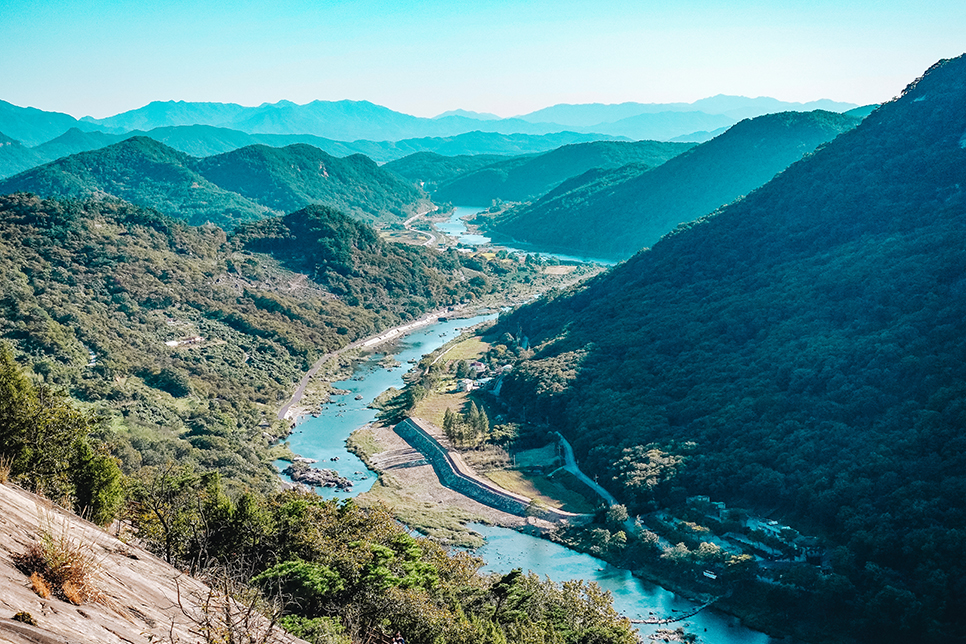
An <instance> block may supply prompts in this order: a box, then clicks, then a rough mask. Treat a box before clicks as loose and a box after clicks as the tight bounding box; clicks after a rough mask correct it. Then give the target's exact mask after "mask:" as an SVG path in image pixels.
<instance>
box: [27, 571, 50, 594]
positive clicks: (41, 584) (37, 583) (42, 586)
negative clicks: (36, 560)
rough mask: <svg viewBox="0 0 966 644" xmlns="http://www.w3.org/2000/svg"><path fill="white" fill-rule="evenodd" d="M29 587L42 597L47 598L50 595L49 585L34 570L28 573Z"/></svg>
mask: <svg viewBox="0 0 966 644" xmlns="http://www.w3.org/2000/svg"><path fill="white" fill-rule="evenodd" d="M30 588H31V589H32V590H33V591H34V592H35V593H37V594H38V595H40V596H41V597H43V598H44V599H48V598H49V597H50V586H49V585H48V584H47V581H46V580H45V579H44V578H43V577H41V576H40V574H39V573H38V572H36V571H34V572H32V573H30Z"/></svg>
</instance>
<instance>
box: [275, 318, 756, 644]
mask: <svg viewBox="0 0 966 644" xmlns="http://www.w3.org/2000/svg"><path fill="white" fill-rule="evenodd" d="M493 317H495V316H492V315H490V316H479V317H475V318H470V319H465V320H449V321H446V322H437V323H436V324H433V325H431V326H427V327H423V328H421V329H417V330H416V331H413V332H412V333H410V334H408V335H407V336H405V337H403V338H402V339H401V340H399V341H398V342H396V343H395V344H394V345H392V349H391V351H392V355H393V357H394V358H395V359H396V360H397V361H398V362H400V363H401V366H400V367H396V368H394V369H386V368H383V367H380V366H379V361H380V360H381V359H382V358H383V357H384V356H385V353H374V354H372V355H370V356H369V357H368V358H367V359H365V360H363V361H361V362H360V363H359V364H358V365H357V366H356V368H355V371H354V373H353V375H352V378H351V379H350V380H345V381H342V382H336V383H333V384H334V386H335V387H338V388H339V389H344V390H348V391H349V393H348V394H345V395H342V396H334V397H333V399H332V402H331V403H329V404H327V405H323V406H322V407H321V409H320V410H319V412H318V414H317V415H316V416H312V415H309V416H304V417H302V418H300V419H299V420H298V422H297V425H296V427H295V431H294V433H293V434H292V435H291V436H290V437H289V443H290V444H291V446H292V450H293V451H294V452H295V453H297V454H301V455H302V456H305V457H308V458H314V459H317V460H318V461H319V462H318V465H317V466H318V467H324V468H329V469H334V470H336V471H338V472H339V473H340V474H341V475H342V476H345V477H346V478H348V479H350V480H352V481H353V483H354V485H353V489H352V490H351V491H349V492H340V491H337V490H333V489H330V488H318V489H319V493H320V494H321V495H322V496H323V497H325V498H330V499H331V498H349V497H352V496H355V495H357V494H361V493H362V492H365V491H366V490H368V489H369V488H370V487H372V484H373V483H374V482H375V478H376V475H375V474H374V473H373V472H371V471H369V470H368V469H367V468H366V466H365V464H363V462H362V461H361V460H359V458H358V457H356V456H355V455H354V454H352V453H350V452H349V451H347V450H346V446H345V442H346V439H347V438H348V437H349V434H351V433H352V432H353V431H355V430H356V429H359V428H360V427H362V426H364V425H365V424H366V423H369V422H372V421H373V420H374V419H375V411H374V410H372V409H369V408H367V407H366V405H368V404H369V403H370V402H372V400H373V398H375V397H376V396H377V395H379V394H380V393H382V392H383V391H385V390H386V389H388V388H389V387H396V388H397V389H399V388H402V386H403V382H402V375H403V373H405V371H407V370H408V369H409V368H410V366H411V365H410V364H409V361H410V360H413V361H417V360H419V358H420V357H422V356H423V355H424V354H426V353H429V352H431V351H433V350H435V349H436V348H438V347H440V346H442V345H443V344H445V343H446V342H448V341H449V340H451V339H453V338H455V337H456V336H457V335H459V333H460V330H461V329H464V328H466V327H468V326H472V325H474V324H477V323H479V322H483V321H485V320H488V319H492V318H493ZM357 396H362V398H361V399H358V400H357V399H356V397H357ZM332 459H338V460H332ZM474 529H475V530H476V531H477V532H479V533H480V534H482V535H483V536H484V537H485V538H486V545H484V546H483V547H481V548H479V549H478V550H477V551H476V553H475V554H476V555H478V556H479V557H481V558H482V559H483V560H484V561H485V562H486V564H485V566H484V571H488V572H496V573H507V572H509V571H510V570H511V569H513V568H518V567H519V568H522V569H524V570H532V571H533V572H535V573H537V574H539V575H541V576H549V577H550V578H551V579H553V580H554V581H557V582H561V581H565V580H569V579H583V580H585V581H588V582H596V583H597V584H599V585H600V586H601V587H602V588H604V589H605V590H608V591H610V592H611V593H612V595H613V597H614V605H615V607H616V608H617V609H618V610H619V611H620V612H621V613H623V614H624V615H626V616H628V617H630V618H631V619H646V618H648V617H650V616H652V614H653V615H658V616H661V617H673V616H674V614H675V612H680V613H684V612H687V611H688V609H689V608H690V607H691V606H693V604H692V603H691V602H690V601H688V600H686V599H683V598H681V597H678V596H677V595H675V594H674V593H672V592H670V591H668V590H665V589H664V588H661V587H660V586H656V585H654V584H650V583H647V582H645V581H642V580H640V579H637V578H635V577H634V576H632V575H631V574H630V573H629V572H628V571H626V570H621V569H618V568H615V567H613V566H611V565H610V564H607V563H606V562H604V561H601V560H600V559H597V558H595V557H591V556H590V555H585V554H580V553H578V552H575V551H573V550H570V549H568V548H565V547H563V546H561V545H559V544H555V543H551V542H549V541H546V540H544V539H539V538H537V537H532V536H529V535H525V534H522V533H519V532H516V531H514V530H510V529H507V528H499V527H494V526H485V525H478V526H474ZM678 626H683V627H684V628H685V630H687V631H690V632H694V633H697V635H698V637H699V638H700V639H699V641H700V642H703V643H705V644H765V643H767V642H768V641H769V638H768V637H767V636H766V635H764V634H762V633H758V632H756V631H752V630H750V629H747V628H744V627H743V626H741V625H740V624H737V623H736V622H735V620H733V619H731V618H730V617H728V616H726V615H723V614H721V613H718V612H715V611H714V610H711V609H705V610H703V611H701V612H700V613H698V614H697V615H695V616H693V617H691V618H689V619H687V620H685V621H684V622H678V623H675V624H672V625H670V626H669V627H664V628H672V629H673V628H676V627H678ZM656 629H657V627H656V626H650V625H641V626H640V627H639V631H640V632H641V634H642V635H645V636H646V635H648V634H650V633H653V632H654V631H655V630H656Z"/></svg>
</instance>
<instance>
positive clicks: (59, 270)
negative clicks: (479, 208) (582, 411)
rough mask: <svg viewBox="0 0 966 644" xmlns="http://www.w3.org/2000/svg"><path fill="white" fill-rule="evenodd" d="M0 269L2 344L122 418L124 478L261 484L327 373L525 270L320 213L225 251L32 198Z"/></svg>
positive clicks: (224, 243) (19, 208) (17, 204)
mask: <svg viewBox="0 0 966 644" xmlns="http://www.w3.org/2000/svg"><path fill="white" fill-rule="evenodd" d="M293 232H294V233H295V234H298V235H304V238H302V239H295V238H293V237H292V234H293ZM246 248H251V249H252V250H247V249H246ZM464 262H465V263H467V264H472V268H468V269H465V270H466V271H467V272H466V273H464V272H463V271H464V268H463V263H464ZM286 266H290V267H292V269H295V270H297V271H299V272H293V270H292V269H289V268H286ZM0 269H2V270H0V338H2V339H6V340H8V341H10V342H11V343H12V345H13V348H14V350H15V353H16V355H17V356H18V359H20V360H22V361H25V362H26V364H27V366H28V367H29V368H30V369H31V370H32V371H33V372H34V373H35V374H36V375H37V376H38V377H40V378H42V379H43V380H44V381H45V382H46V383H47V384H49V385H50V386H54V387H62V388H65V389H66V390H67V391H68V392H70V393H71V394H72V395H73V396H74V397H75V398H76V399H78V400H81V401H83V402H85V403H86V404H88V405H92V406H94V407H96V408H98V409H101V410H102V411H103V412H104V413H107V414H108V415H110V416H111V417H112V418H113V420H112V421H111V424H112V427H113V428H114V429H116V430H117V431H118V432H120V435H121V438H123V442H124V443H126V444H128V445H129V446H131V447H133V449H124V450H121V452H118V453H119V455H120V456H121V457H122V459H123V460H124V462H125V466H126V467H128V468H129V469H132V470H133V469H136V468H137V467H138V466H139V465H141V464H142V463H143V464H145V465H147V464H151V463H156V462H157V461H159V460H160V461H162V462H163V461H164V459H166V458H177V459H178V460H182V461H184V460H186V459H187V460H193V461H195V462H197V463H198V464H199V465H200V466H203V467H205V468H212V469H218V470H220V471H222V472H223V473H225V474H226V475H229V476H231V477H232V479H234V480H239V481H246V482H248V483H250V484H253V485H256V486H263V485H271V484H272V480H273V478H274V477H273V471H272V470H271V468H269V467H268V466H266V465H265V461H266V454H265V446H266V441H265V439H264V438H263V437H262V432H263V431H264V428H260V427H258V425H259V423H262V422H266V423H271V421H273V420H274V412H275V410H276V408H277V405H278V403H279V401H280V400H282V399H283V398H284V397H286V396H288V395H290V394H291V389H292V387H293V386H294V385H293V383H294V382H296V381H297V380H298V379H299V378H300V377H301V374H302V373H303V372H304V371H305V370H306V369H307V368H308V366H309V365H311V364H312V362H313V361H314V360H315V359H316V358H318V357H319V356H321V355H322V354H324V353H326V352H328V351H332V350H335V349H337V348H340V347H343V346H345V345H346V344H348V343H349V342H350V341H351V340H353V339H357V338H361V337H365V336H367V335H371V334H373V333H375V332H378V331H381V330H383V329H385V328H388V327H389V326H392V325H393V324H396V323H400V322H403V321H408V320H412V319H414V318H415V317H418V316H419V315H421V314H422V313H424V312H426V311H428V310H431V309H433V308H436V307H439V306H447V305H452V304H456V303H459V302H462V301H464V300H471V299H473V298H475V297H477V296H478V295H480V294H482V293H484V292H487V291H488V290H489V289H491V288H493V287H494V285H495V284H496V283H497V282H496V281H497V280H500V279H507V278H508V276H509V275H511V273H512V271H510V270H509V269H508V268H507V267H506V266H503V265H500V266H498V265H497V264H496V263H491V262H488V261H486V260H479V259H464V258H461V257H460V256H458V255H457V254H456V253H449V254H440V253H436V252H435V251H432V250H429V249H425V248H421V247H409V246H402V245H395V244H389V243H386V242H383V241H382V240H381V239H379V237H378V236H377V235H376V233H375V232H374V231H373V230H372V229H371V228H369V227H368V226H367V225H365V224H363V223H361V222H357V221H355V220H353V219H351V218H350V217H348V216H346V215H344V214H342V213H339V212H337V211H334V210H332V209H328V208H324V207H321V206H314V207H310V208H308V209H304V210H302V211H299V212H296V213H293V214H291V215H288V216H286V217H284V218H282V217H279V218H272V219H269V220H266V221H264V222H262V223H260V224H257V225H253V226H251V227H244V228H242V229H240V230H239V232H238V234H237V236H235V237H228V236H226V234H225V233H224V232H223V231H222V230H221V229H219V228H216V227H215V226H211V225H207V226H201V227H192V226H188V225H186V224H184V223H182V222H178V221H176V220H173V219H170V218H167V217H165V216H163V215H161V214H159V213H157V212H155V211H151V210H147V209H144V208H140V207H137V206H133V205H131V204H128V203H125V202H121V201H116V200H109V199H100V200H86V201H58V200H44V199H40V198H38V197H36V196H33V195H27V194H14V195H8V196H4V197H0ZM523 269H525V267H521V270H523ZM191 338H200V340H198V341H195V342H194V343H184V341H186V340H189V339H191ZM170 342H175V343H178V344H177V346H170V345H169V344H166V343H170Z"/></svg>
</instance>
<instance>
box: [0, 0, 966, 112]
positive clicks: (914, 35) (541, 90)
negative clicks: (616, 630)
mask: <svg viewBox="0 0 966 644" xmlns="http://www.w3.org/2000/svg"><path fill="white" fill-rule="evenodd" d="M964 34H966V2H964V1H963V0H930V2H928V3H926V2H924V1H923V0H916V1H911V0H784V1H780V0H729V1H728V2H722V1H721V0H659V1H654V0H594V1H593V2H591V1H589V0H553V1H544V0H536V1H527V2H523V1H520V0H515V1H514V0H462V1H448V0H436V1H428V2H418V1H417V2H402V1H394V0H373V1H366V2H362V1H354V0H281V1H276V0H235V1H227V0H208V1H206V2H196V1H188V0H171V1H169V0H155V1H153V2H144V0H83V1H79V0H0V99H2V100H5V101H8V102H10V103H13V104H15V105H20V106H25V107H26V106H30V107H37V108H40V109H43V110H48V111H58V112H66V113H68V114H71V115H73V116H75V117H82V116H94V117H96V118H102V117H106V116H110V115H113V114H116V113H119V112H123V111H126V110H130V109H135V108H138V107H141V106H143V105H145V104H147V103H149V102H151V101H155V100H162V101H163V100H185V101H214V102H225V103H239V104H242V105H259V104H261V103H265V102H269V103H274V102H276V101H279V100H283V99H284V100H290V101H294V102H296V103H300V104H303V103H308V102H310V101H313V100H342V99H350V100H368V101H372V102H373V103H377V104H379V105H384V106H386V107H389V108H392V109H394V110H397V111H400V112H405V113H408V114H414V115H416V116H435V115H436V114H439V113H441V112H444V111H447V110H453V109H458V108H459V109H467V110H473V111H478V112H490V113H495V114H498V115H499V116H504V117H507V116H514V115H517V114H525V113H527V112H531V111H534V110H537V109H540V108H542V107H546V106H549V105H555V104H558V103H622V102H625V101H635V102H641V103H666V102H692V101H695V100H697V99H700V98H705V97H708V96H714V95H717V94H732V95H742V96H771V97H774V98H777V99H780V100H784V101H795V102H806V101H810V100H816V99H820V98H829V99H832V100H836V101H844V102H851V103H855V104H859V105H864V104H869V103H878V102H882V101H886V100H889V99H890V98H892V97H894V96H896V95H898V94H899V93H900V92H901V91H902V89H903V88H904V87H905V86H906V85H907V84H908V83H909V82H911V81H913V80H914V79H915V78H916V77H918V76H919V75H921V74H922V72H923V71H925V70H926V69H927V68H928V67H929V66H930V65H932V64H933V63H934V62H936V61H937V60H939V59H940V58H950V57H954V56H959V55H961V54H963V53H964V52H966V38H964Z"/></svg>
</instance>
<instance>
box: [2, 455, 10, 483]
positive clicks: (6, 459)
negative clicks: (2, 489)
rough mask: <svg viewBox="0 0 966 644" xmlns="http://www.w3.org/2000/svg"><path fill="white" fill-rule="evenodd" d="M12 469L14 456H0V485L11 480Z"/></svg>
mask: <svg viewBox="0 0 966 644" xmlns="http://www.w3.org/2000/svg"><path fill="white" fill-rule="evenodd" d="M11 469H13V457H12V456H0V485H6V484H7V481H9V480H10V470H11Z"/></svg>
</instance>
